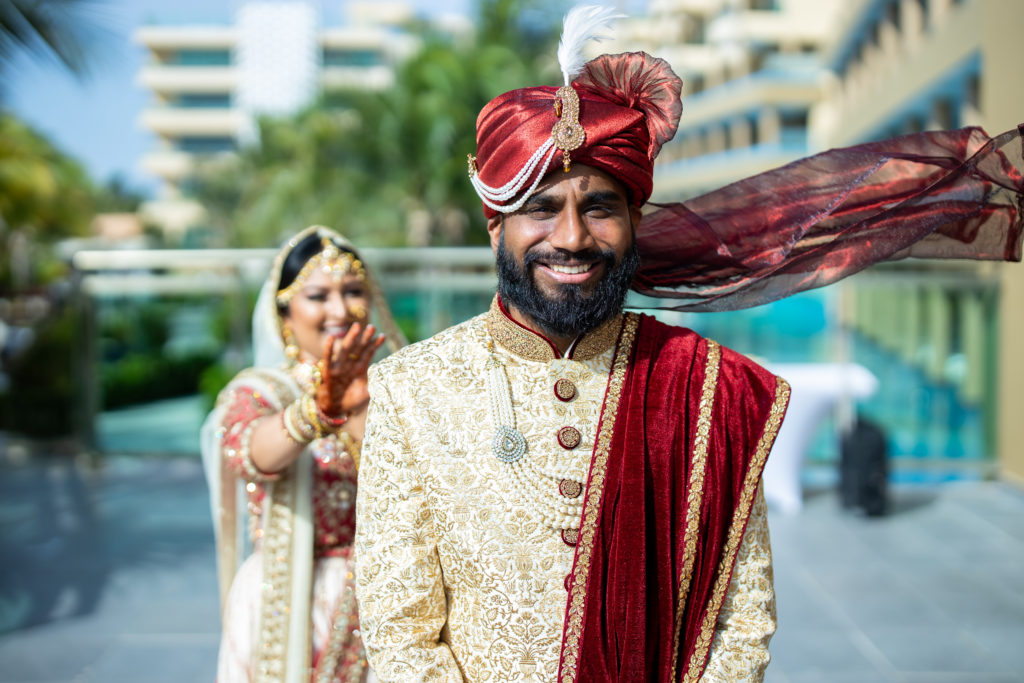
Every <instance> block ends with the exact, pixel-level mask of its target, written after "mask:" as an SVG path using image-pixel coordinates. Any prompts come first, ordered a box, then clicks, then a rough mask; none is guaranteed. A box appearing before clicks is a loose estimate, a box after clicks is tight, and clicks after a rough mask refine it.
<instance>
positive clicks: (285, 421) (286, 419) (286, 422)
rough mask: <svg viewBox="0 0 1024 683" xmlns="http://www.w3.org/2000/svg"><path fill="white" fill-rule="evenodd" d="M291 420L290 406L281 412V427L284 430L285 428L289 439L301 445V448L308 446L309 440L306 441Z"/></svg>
mask: <svg viewBox="0 0 1024 683" xmlns="http://www.w3.org/2000/svg"><path fill="white" fill-rule="evenodd" d="M290 418H291V406H290V405H289V406H288V407H287V408H285V409H284V410H282V411H281V426H282V428H284V433H285V435H286V436H287V437H288V438H289V439H291V440H292V441H294V442H295V443H297V444H299V445H300V446H305V445H306V444H308V443H309V440H308V439H306V438H305V437H304V436H303V435H302V433H301V432H300V431H299V430H298V429H296V428H295V425H294V424H293V423H292V420H291V419H290Z"/></svg>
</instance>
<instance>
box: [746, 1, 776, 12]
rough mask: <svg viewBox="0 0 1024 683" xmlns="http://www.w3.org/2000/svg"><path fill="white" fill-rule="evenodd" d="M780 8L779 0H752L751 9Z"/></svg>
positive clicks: (767, 9)
mask: <svg viewBox="0 0 1024 683" xmlns="http://www.w3.org/2000/svg"><path fill="white" fill-rule="evenodd" d="M778 8H779V3H778V2H777V0H750V9H752V10H759V11H762V12H771V11H774V10H777V9H778Z"/></svg>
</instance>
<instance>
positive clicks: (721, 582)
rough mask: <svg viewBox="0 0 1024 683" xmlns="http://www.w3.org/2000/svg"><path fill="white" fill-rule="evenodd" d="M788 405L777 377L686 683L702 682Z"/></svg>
mask: <svg viewBox="0 0 1024 683" xmlns="http://www.w3.org/2000/svg"><path fill="white" fill-rule="evenodd" d="M788 402H789V384H788V383H787V382H786V381H785V380H783V379H782V378H777V379H776V384H775V401H774V403H772V407H771V410H770V411H769V412H768V420H767V421H766V422H765V426H764V431H763V432H762V434H761V440H760V441H759V442H758V444H757V449H756V450H755V451H754V457H753V459H752V460H751V462H750V468H749V469H748V470H747V475H746V478H745V479H744V481H743V492H742V494H741V495H740V501H739V504H738V505H737V506H736V510H735V512H734V513H733V518H732V523H731V524H730V526H729V534H728V537H727V539H726V544H725V548H724V552H723V554H722V560H721V562H720V563H719V565H718V570H717V578H716V579H715V587H714V589H713V590H712V594H711V600H710V601H709V603H708V611H707V614H706V615H705V616H704V622H703V623H702V624H701V628H700V634H699V635H698V636H697V641H696V645H695V647H694V650H693V655H692V657H691V658H690V663H689V666H688V667H687V670H686V673H685V675H684V677H683V683H691V682H692V681H696V680H698V678H699V677H698V676H696V675H695V673H694V672H695V671H696V670H697V669H698V667H700V665H701V663H703V662H704V660H705V658H706V657H707V654H708V649H709V648H710V647H711V639H712V637H713V636H714V633H715V625H716V623H717V621H718V613H719V610H720V609H721V606H722V601H723V599H724V598H725V592H726V590H727V589H728V588H729V583H730V582H729V578H730V574H731V572H730V571H729V568H730V567H732V566H733V564H734V562H735V560H736V554H737V552H738V551H739V549H740V543H741V542H742V541H743V527H744V524H743V522H744V520H746V519H747V517H748V516H749V515H750V508H751V505H752V504H753V502H754V499H755V497H756V495H757V491H758V484H759V482H760V480H761V471H762V470H763V469H764V463H765V460H766V459H767V458H768V452H769V451H770V450H771V446H772V444H773V443H774V442H775V436H776V434H778V432H779V426H780V425H781V424H782V416H783V415H784V414H785V412H786V404H787V403H788Z"/></svg>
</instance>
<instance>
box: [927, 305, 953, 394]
mask: <svg viewBox="0 0 1024 683" xmlns="http://www.w3.org/2000/svg"><path fill="white" fill-rule="evenodd" d="M926 296H927V303H926V307H927V320H928V322H927V330H928V344H929V352H928V356H927V358H926V360H925V367H924V371H925V374H926V375H928V376H929V377H930V378H932V379H933V380H936V381H940V380H942V379H943V377H944V375H945V368H946V359H947V358H949V352H950V348H951V346H952V343H951V342H952V332H953V311H952V306H951V305H950V302H949V298H948V297H947V295H946V292H945V290H944V289H942V287H938V286H932V287H929V288H928V293H927V295H926Z"/></svg>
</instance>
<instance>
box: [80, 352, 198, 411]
mask: <svg viewBox="0 0 1024 683" xmlns="http://www.w3.org/2000/svg"><path fill="white" fill-rule="evenodd" d="M214 362H215V358H214V355H213V354H211V353H190V354H187V355H184V356H178V357H175V356H163V355H154V354H152V353H131V354H128V355H126V356H124V357H123V358H121V359H120V360H117V361H114V362H110V363H104V364H103V366H102V370H101V374H100V386H101V395H102V396H103V409H104V410H111V409H113V408H120V407H123V406H128V405H134V404H136V403H146V402H148V401H156V400H159V399H164V398H172V397H175V396H188V395H190V394H194V393H195V392H196V388H197V387H198V386H199V383H200V377H202V375H203V372H204V371H205V370H206V369H207V368H208V367H209V366H210V365H212V364H213V363H214Z"/></svg>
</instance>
